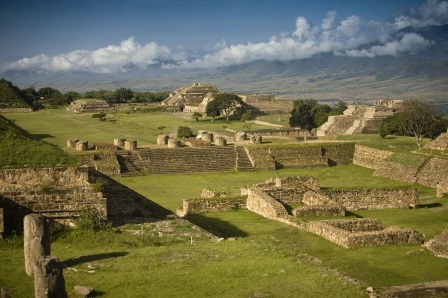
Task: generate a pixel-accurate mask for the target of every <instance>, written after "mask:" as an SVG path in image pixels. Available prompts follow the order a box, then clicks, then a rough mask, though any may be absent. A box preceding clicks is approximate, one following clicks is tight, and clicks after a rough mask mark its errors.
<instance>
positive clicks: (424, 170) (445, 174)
mask: <svg viewBox="0 0 448 298" xmlns="http://www.w3.org/2000/svg"><path fill="white" fill-rule="evenodd" d="M417 183H420V184H423V185H427V186H430V187H437V184H438V183H441V184H447V183H448V159H442V158H438V157H430V158H428V159H427V160H426V161H425V163H424V165H423V166H422V167H421V169H420V171H419V172H418V174H417Z"/></svg>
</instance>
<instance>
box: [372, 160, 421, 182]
mask: <svg viewBox="0 0 448 298" xmlns="http://www.w3.org/2000/svg"><path fill="white" fill-rule="evenodd" d="M418 170H419V166H418V165H407V164H402V163H397V162H392V161H385V162H383V163H382V164H381V165H380V166H379V167H378V168H377V169H376V170H375V172H374V175H376V176H382V177H387V178H389V179H393V180H398V181H403V182H407V183H415V182H417V173H418Z"/></svg>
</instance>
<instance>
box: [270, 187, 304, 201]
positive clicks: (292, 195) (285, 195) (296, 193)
mask: <svg viewBox="0 0 448 298" xmlns="http://www.w3.org/2000/svg"><path fill="white" fill-rule="evenodd" d="M263 191H264V192H266V193H267V194H268V195H270V196H271V197H273V198H275V199H276V200H278V201H280V202H282V203H284V204H287V205H294V204H297V203H300V202H302V198H303V195H304V193H306V192H307V191H308V190H307V189H304V188H301V189H300V188H295V187H281V188H271V189H263Z"/></svg>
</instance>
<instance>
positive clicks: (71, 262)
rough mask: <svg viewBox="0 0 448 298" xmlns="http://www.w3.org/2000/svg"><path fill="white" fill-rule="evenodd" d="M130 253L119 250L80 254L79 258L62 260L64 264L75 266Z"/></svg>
mask: <svg viewBox="0 0 448 298" xmlns="http://www.w3.org/2000/svg"><path fill="white" fill-rule="evenodd" d="M128 254H129V253H128V252H127V251H117V252H109V253H102V254H95V255H89V256H80V257H77V258H72V259H68V260H65V261H63V262H62V265H63V266H67V267H73V266H76V265H80V264H83V263H88V262H94V261H99V260H103V259H109V258H118V257H124V256H126V255H128Z"/></svg>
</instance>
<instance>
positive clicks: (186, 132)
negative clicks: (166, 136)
mask: <svg viewBox="0 0 448 298" xmlns="http://www.w3.org/2000/svg"><path fill="white" fill-rule="evenodd" d="M193 136H194V134H193V131H192V130H191V128H189V127H188V126H179V128H178V129H177V137H178V138H191V137H193Z"/></svg>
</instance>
